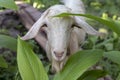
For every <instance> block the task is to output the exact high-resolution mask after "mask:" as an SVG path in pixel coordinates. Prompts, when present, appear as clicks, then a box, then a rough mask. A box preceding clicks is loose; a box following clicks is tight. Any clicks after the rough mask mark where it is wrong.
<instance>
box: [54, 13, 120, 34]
mask: <svg viewBox="0 0 120 80" xmlns="http://www.w3.org/2000/svg"><path fill="white" fill-rule="evenodd" d="M71 15H72V16H84V17H87V18H90V19H94V20H95V21H98V22H100V23H102V24H104V25H106V26H108V27H109V28H110V29H112V30H113V31H114V32H116V33H117V34H118V35H119V36H120V21H115V20H111V19H109V20H105V19H102V18H99V17H96V16H93V15H89V14H72V13H62V14H59V15H56V16H55V17H64V16H71Z"/></svg>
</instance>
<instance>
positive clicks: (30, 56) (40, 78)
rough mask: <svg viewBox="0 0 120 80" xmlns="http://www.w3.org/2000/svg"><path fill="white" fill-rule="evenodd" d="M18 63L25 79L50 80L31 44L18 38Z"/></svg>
mask: <svg viewBox="0 0 120 80" xmlns="http://www.w3.org/2000/svg"><path fill="white" fill-rule="evenodd" d="M17 63H18V68H19V71H20V74H21V77H22V79H23V80H48V76H47V73H46V72H45V69H44V67H43V65H42V63H41V61H40V60H39V58H38V57H37V56H36V55H35V53H34V52H33V51H32V49H31V47H30V45H29V44H27V43H26V42H24V41H22V40H21V39H20V38H18V49H17Z"/></svg>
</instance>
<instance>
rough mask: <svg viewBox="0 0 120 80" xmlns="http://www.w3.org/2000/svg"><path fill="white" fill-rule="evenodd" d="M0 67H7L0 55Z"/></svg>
mask: <svg viewBox="0 0 120 80" xmlns="http://www.w3.org/2000/svg"><path fill="white" fill-rule="evenodd" d="M0 67H2V68H8V64H7V62H6V61H5V59H4V58H3V57H2V56H0Z"/></svg>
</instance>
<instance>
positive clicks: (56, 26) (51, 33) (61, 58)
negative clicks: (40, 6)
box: [22, 0, 99, 72]
mask: <svg viewBox="0 0 120 80" xmlns="http://www.w3.org/2000/svg"><path fill="white" fill-rule="evenodd" d="M62 2H63V3H64V5H54V6H52V7H50V8H49V9H47V10H46V11H45V12H44V13H43V14H42V16H41V17H40V18H39V20H38V21H37V22H36V23H35V24H34V25H33V26H32V28H31V29H30V30H29V31H28V33H27V34H26V35H25V36H24V37H22V39H23V40H28V39H31V38H34V37H35V36H36V35H37V34H38V32H39V30H40V29H44V30H45V32H46V34H47V38H46V39H47V44H46V53H47V57H48V58H49V60H50V61H51V62H52V69H53V70H54V71H55V72H59V71H60V70H61V69H62V68H63V66H64V64H65V63H66V61H67V59H68V58H69V56H70V55H71V54H72V53H75V52H76V51H78V50H79V49H80V44H81V43H83V41H84V39H85V35H86V33H88V34H90V35H99V33H98V32H97V31H96V30H94V29H93V28H92V27H91V26H90V25H89V24H88V23H86V21H85V20H84V18H83V17H77V16H69V17H53V16H55V15H58V14H61V13H79V14H80V13H81V14H84V13H85V9H84V5H83V3H82V1H81V0H62Z"/></svg>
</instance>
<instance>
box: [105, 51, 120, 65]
mask: <svg viewBox="0 0 120 80" xmlns="http://www.w3.org/2000/svg"><path fill="white" fill-rule="evenodd" d="M104 57H107V58H108V59H110V60H111V61H113V62H115V63H117V64H119V65H120V51H109V52H105V53H104Z"/></svg>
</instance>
